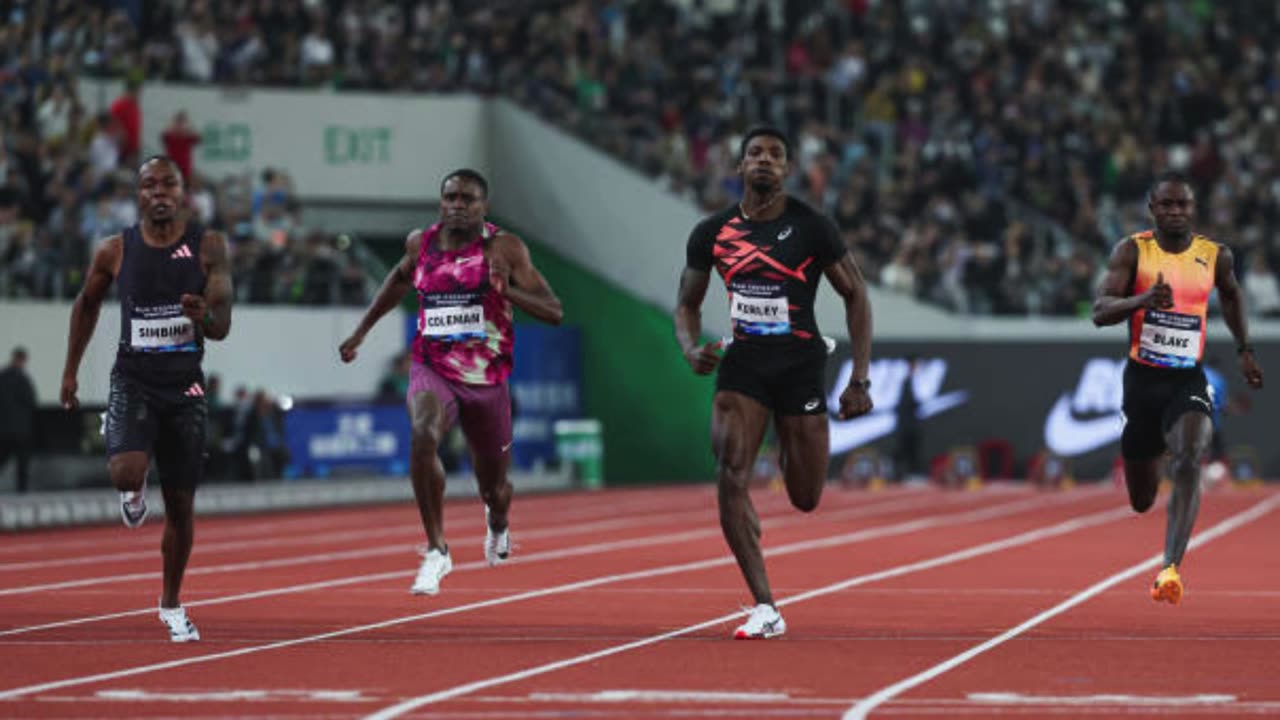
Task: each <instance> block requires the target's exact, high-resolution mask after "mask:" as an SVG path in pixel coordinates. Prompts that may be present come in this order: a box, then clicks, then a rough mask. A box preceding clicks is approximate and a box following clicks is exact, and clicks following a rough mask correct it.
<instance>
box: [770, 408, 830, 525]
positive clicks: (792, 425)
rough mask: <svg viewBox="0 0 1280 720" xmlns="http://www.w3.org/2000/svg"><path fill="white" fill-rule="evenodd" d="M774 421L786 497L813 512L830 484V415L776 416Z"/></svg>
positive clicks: (805, 509)
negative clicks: (826, 485)
mask: <svg viewBox="0 0 1280 720" xmlns="http://www.w3.org/2000/svg"><path fill="white" fill-rule="evenodd" d="M774 419H775V422H776V423H777V426H778V442H779V445H780V450H781V452H780V453H779V458H780V460H779V462H780V463H781V465H782V477H783V481H784V482H785V483H786V486H787V497H789V498H791V504H792V505H794V506H795V508H796V509H797V510H800V511H801V512H812V511H813V510H815V509H817V507H818V501H819V500H820V499H821V498H822V488H823V486H824V485H825V484H826V481H827V464H828V462H829V455H830V440H829V438H828V436H827V415H826V413H825V412H824V413H822V414H820V415H777V416H775V418H774Z"/></svg>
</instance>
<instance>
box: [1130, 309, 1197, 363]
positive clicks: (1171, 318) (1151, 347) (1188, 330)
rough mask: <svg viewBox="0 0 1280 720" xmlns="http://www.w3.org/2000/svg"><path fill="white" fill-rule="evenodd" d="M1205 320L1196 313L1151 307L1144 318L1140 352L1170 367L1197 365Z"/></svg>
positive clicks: (1151, 360)
mask: <svg viewBox="0 0 1280 720" xmlns="http://www.w3.org/2000/svg"><path fill="white" fill-rule="evenodd" d="M1202 332H1203V323H1202V322H1201V320H1200V318H1198V317H1196V316H1195V315H1183V314H1181V313H1171V312H1164V311H1161V310H1148V311H1147V312H1146V314H1145V315H1144V316H1143V319H1142V337H1141V339H1140V340H1139V343H1138V353H1139V356H1140V357H1141V358H1142V359H1143V360H1146V361H1148V362H1150V363H1152V364H1155V365H1159V366H1161V367H1169V368H1189V367H1194V366H1195V364H1196V362H1198V361H1199V360H1200V338H1201V335H1202Z"/></svg>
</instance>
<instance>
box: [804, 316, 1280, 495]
mask: <svg viewBox="0 0 1280 720" xmlns="http://www.w3.org/2000/svg"><path fill="white" fill-rule="evenodd" d="M1255 346H1256V348H1257V353H1258V357H1259V359H1260V360H1261V361H1262V363H1263V365H1264V367H1265V366H1266V358H1268V357H1280V342H1260V343H1255ZM1124 350H1125V348H1124V347H1116V345H1115V343H1097V342H1090V343H1079V344H1070V343H1064V342H1008V341H1005V342H987V343H927V342H913V343H905V342H877V343H876V344H875V347H874V352H873V360H872V364H871V368H870V378H871V397H872V401H873V402H874V403H875V410H874V411H873V412H872V413H871V414H870V415H867V416H864V417H862V418H857V419H854V420H849V421H839V420H836V419H834V417H833V418H832V420H831V424H830V428H831V454H832V457H833V461H834V463H835V464H836V466H837V467H838V466H839V465H840V464H841V463H843V459H844V457H845V456H846V454H847V453H849V452H850V451H852V450H855V449H857V448H861V447H874V448H875V449H876V450H878V451H880V452H881V453H883V454H890V455H891V454H892V453H893V452H894V450H895V446H896V444H897V438H896V437H895V435H896V431H897V427H898V425H899V414H898V412H897V410H898V408H899V406H900V403H901V402H902V398H903V388H904V383H905V382H906V381H907V378H908V377H909V376H910V373H909V369H908V368H909V362H908V359H909V358H911V357H915V358H917V369H916V372H915V374H914V377H913V378H912V380H911V383H912V386H913V387H914V389H915V396H916V399H917V402H918V410H917V412H916V416H917V418H918V420H919V423H918V428H919V442H920V443H921V445H922V452H921V454H922V455H923V458H924V461H925V463H926V466H927V463H928V462H929V460H930V459H931V458H933V457H935V456H937V455H939V454H941V453H946V452H949V451H951V450H953V449H955V448H958V447H975V446H978V445H979V444H980V443H983V442H984V441H1004V442H1007V443H1009V445H1011V446H1012V448H1013V451H1014V470H1015V475H1017V476H1020V477H1021V476H1025V474H1026V472H1027V465H1028V462H1029V460H1030V459H1031V457H1032V456H1033V455H1035V454H1036V453H1038V452H1041V451H1045V450H1048V451H1049V452H1051V453H1053V454H1054V455H1057V456H1060V457H1063V458H1066V459H1068V460H1069V461H1070V463H1071V466H1072V471H1073V472H1074V474H1075V475H1076V477H1078V478H1080V479H1085V480H1088V479H1096V478H1102V477H1105V476H1107V474H1108V473H1109V472H1110V469H1111V465H1112V463H1113V462H1114V460H1115V459H1116V458H1117V457H1119V455H1120V434H1121V432H1122V431H1123V429H1124V415H1123V413H1122V412H1121V401H1122V398H1123V389H1124V388H1123V382H1122V379H1123V372H1124V366H1125V362H1126V360H1125V356H1124V354H1123V353H1124ZM1205 357H1206V359H1210V361H1211V363H1215V364H1216V366H1217V367H1218V369H1219V370H1220V371H1222V373H1223V375H1224V376H1225V378H1226V380H1227V386H1228V392H1227V396H1228V397H1227V398H1225V399H1223V398H1218V399H1217V401H1218V402H1219V403H1220V405H1221V406H1222V407H1223V408H1225V410H1226V411H1225V412H1224V413H1223V415H1222V422H1221V426H1220V430H1221V432H1222V434H1223V440H1224V443H1225V445H1226V447H1227V449H1228V450H1229V451H1230V450H1233V449H1234V450H1236V451H1240V452H1243V453H1245V454H1248V455H1251V456H1253V457H1255V458H1256V460H1257V464H1258V466H1259V469H1260V472H1261V474H1262V476H1263V477H1268V476H1271V475H1275V474H1277V473H1280V444H1277V443H1276V442H1275V437H1276V433H1275V428H1276V427H1280V409H1278V408H1277V407H1276V406H1275V404H1274V403H1272V402H1269V401H1268V399H1269V396H1270V395H1271V394H1272V393H1274V392H1275V391H1274V390H1273V389H1263V390H1260V391H1252V390H1250V389H1249V388H1248V387H1247V386H1246V385H1245V384H1244V381H1243V379H1242V378H1241V377H1240V375H1239V370H1238V363H1237V361H1236V355H1235V350H1234V347H1232V346H1231V345H1229V344H1223V343H1215V342H1210V343H1209V347H1208V349H1207V351H1206V354H1205ZM848 358H849V348H848V345H842V346H841V347H840V348H839V349H838V350H837V352H836V354H835V355H834V356H833V359H832V361H831V362H830V363H828V367H827V376H828V389H829V393H830V395H829V398H828V402H829V404H830V406H831V407H832V408H833V410H834V409H835V408H838V407H839V395H840V392H841V391H842V390H843V389H844V386H845V383H846V382H847V381H848V378H849V373H850V372H851V369H852V368H851V363H850V362H849V360H848Z"/></svg>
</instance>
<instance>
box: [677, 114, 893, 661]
mask: <svg viewBox="0 0 1280 720" xmlns="http://www.w3.org/2000/svg"><path fill="white" fill-rule="evenodd" d="M739 156H740V159H739V165H738V170H739V172H741V173H742V177H743V180H744V181H745V184H746V192H745V194H744V196H743V198H742V202H740V203H738V204H736V205H734V206H733V207H731V208H728V209H726V210H723V211H721V212H719V213H717V214H715V215H713V216H711V217H709V218H707V219H706V220H703V221H702V222H701V223H699V224H698V225H697V227H695V228H694V229H693V233H692V234H691V235H690V236H689V244H688V250H687V260H686V266H685V269H684V273H683V274H682V275H681V277H680V297H679V300H678V302H677V305H676V310H675V327H676V339H677V340H678V341H679V343H680V349H681V351H682V352H683V353H684V356H685V359H686V360H688V362H689V365H690V366H691V367H692V368H693V370H694V372H696V373H698V374H701V375H705V374H709V373H711V372H712V371H714V370H715V369H716V367H717V366H719V373H718V375H717V377H716V394H715V399H714V401H713V403H714V404H713V407H712V414H711V445H712V452H713V453H715V457H716V482H717V485H718V489H719V504H720V525H721V527H722V528H723V530H724V534H725V539H726V540H727V541H728V543H729V547H730V548H731V549H732V550H733V554H734V556H735V557H736V558H737V560H738V566H739V568H741V570H742V574H743V576H744V577H745V579H746V581H747V587H748V588H749V589H750V591H751V595H752V597H753V598H754V600H755V606H754V607H753V608H752V609H751V611H750V614H749V616H748V618H747V621H746V622H745V623H744V624H743V625H742V626H741V627H739V628H737V630H736V631H735V633H734V637H736V638H767V637H774V636H776V635H781V634H783V633H784V632H786V623H785V622H784V621H783V619H782V615H781V614H779V613H778V609H777V607H776V606H775V605H774V602H773V593H772V591H771V590H770V589H769V579H768V575H767V574H766V573H765V567H764V556H763V555H762V554H761V552H760V520H759V518H758V517H757V516H756V511H755V507H754V506H753V505H752V504H751V496H750V494H749V492H748V481H749V480H750V478H751V468H752V466H753V464H754V461H755V456H756V453H757V452H758V451H759V448H760V443H761V441H762V439H763V438H764V433H765V430H766V429H767V427H768V425H769V419H770V418H771V417H772V418H773V420H774V423H775V425H776V426H777V432H778V441H779V462H780V464H781V466H782V471H783V479H784V483H785V485H786V488H787V495H788V496H789V497H790V498H791V504H792V505H794V506H795V507H796V508H797V509H799V510H802V511H804V512H809V511H812V510H813V509H814V508H816V507H817V506H818V500H819V498H820V497H821V496H822V487H823V483H824V482H825V481H826V478H827V463H828V455H829V438H828V435H827V433H828V427H827V404H826V401H825V399H824V397H825V394H826V393H825V392H824V390H823V375H824V368H825V365H826V356H827V349H826V345H825V343H824V341H823V338H822V335H821V334H820V333H819V332H818V327H817V323H816V322H815V320H814V311H813V301H814V295H815V294H816V292H817V288H818V281H819V279H820V278H822V277H823V276H824V275H825V276H826V278H827V280H828V281H829V282H830V283H831V286H832V287H833V288H835V291H836V292H837V293H838V294H839V295H840V297H841V299H842V300H843V301H844V306H845V317H846V323H847V325H848V331H849V337H850V339H851V340H852V342H853V366H854V367H853V375H852V378H851V379H850V381H849V386H848V387H847V388H845V389H844V391H843V393H842V394H841V396H840V409H839V413H838V414H839V417H840V418H842V419H844V418H851V417H856V416H858V415H862V414H864V413H867V412H869V411H870V410H871V398H870V396H869V395H868V393H867V390H868V388H869V387H870V384H871V383H870V381H869V380H868V379H867V370H868V365H869V364H870V360H871V307H870V304H869V302H868V301H867V292H866V284H865V282H864V280H863V278H862V273H861V272H859V270H858V267H857V265H856V264H855V263H854V261H853V256H852V254H850V253H849V252H848V251H847V250H846V249H845V247H844V245H843V244H842V243H841V242H840V235H839V232H838V231H837V229H836V227H835V224H834V223H832V222H831V220H829V219H828V218H826V217H824V216H823V215H821V214H820V213H818V212H817V211H816V210H814V209H813V208H811V207H809V206H808V205H805V204H804V203H803V202H801V201H799V200H797V199H795V198H793V197H789V196H788V195H787V194H786V192H785V191H784V190H783V187H782V183H783V180H784V179H785V178H786V177H787V175H788V174H789V173H790V171H791V161H790V146H789V144H788V142H787V139H786V136H785V135H783V133H782V132H781V131H779V130H778V129H776V128H771V127H758V128H755V129H753V130H751V131H750V132H748V133H747V134H746V136H745V137H744V139H743V141H742V145H741V147H740V148H739ZM712 267H715V269H716V270H717V271H718V272H719V273H720V276H721V278H722V279H723V280H724V284H725V287H726V289H727V290H728V291H729V316H730V320H731V322H732V325H733V339H732V343H731V345H730V346H729V348H728V349H727V350H726V351H725V352H724V355H723V360H722V358H721V350H722V349H723V344H724V343H723V342H720V341H717V342H711V343H703V342H702V340H701V335H702V301H703V299H704V298H705V296H706V293H707V286H708V284H709V283H710V279H711V269H712Z"/></svg>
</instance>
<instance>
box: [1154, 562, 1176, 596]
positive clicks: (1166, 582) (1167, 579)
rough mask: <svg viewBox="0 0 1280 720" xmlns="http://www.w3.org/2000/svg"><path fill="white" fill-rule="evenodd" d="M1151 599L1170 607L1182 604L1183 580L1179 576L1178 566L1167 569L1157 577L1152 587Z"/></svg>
mask: <svg viewBox="0 0 1280 720" xmlns="http://www.w3.org/2000/svg"><path fill="white" fill-rule="evenodd" d="M1151 599H1152V600H1155V601H1156V602H1167V603H1169V604H1170V605H1177V604H1178V603H1180V602H1182V578H1181V577H1179V576H1178V566H1177V565H1170V566H1168V567H1166V568H1165V569H1163V570H1161V571H1160V574H1159V575H1157V576H1156V581H1155V584H1153V585H1152V586H1151Z"/></svg>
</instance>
